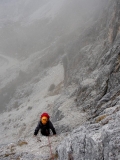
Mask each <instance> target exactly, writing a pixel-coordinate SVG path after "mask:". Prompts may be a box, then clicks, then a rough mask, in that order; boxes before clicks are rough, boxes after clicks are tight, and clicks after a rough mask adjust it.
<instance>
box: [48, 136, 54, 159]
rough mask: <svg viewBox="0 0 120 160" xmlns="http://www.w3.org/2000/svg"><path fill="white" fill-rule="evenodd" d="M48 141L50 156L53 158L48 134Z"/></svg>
mask: <svg viewBox="0 0 120 160" xmlns="http://www.w3.org/2000/svg"><path fill="white" fill-rule="evenodd" d="M48 143H49V147H50V153H51V158H52V159H53V160H54V157H53V154H52V149H51V144H50V139H49V136H48Z"/></svg>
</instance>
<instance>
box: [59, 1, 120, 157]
mask: <svg viewBox="0 0 120 160" xmlns="http://www.w3.org/2000/svg"><path fill="white" fill-rule="evenodd" d="M106 2H107V1H106ZM108 8H109V9H108ZM119 8H120V2H119V1H118V0H115V1H114V2H113V1H109V2H107V3H106V5H105V8H104V10H103V11H102V12H103V13H102V14H101V15H99V18H98V20H97V21H96V22H95V23H94V24H93V26H92V27H91V30H90V28H89V29H88V30H87V31H88V32H87V34H86V35H84V36H83V35H81V36H80V38H79V40H77V42H75V43H76V44H77V45H78V44H79V46H77V49H78V50H76V53H75V56H73V58H72V59H71V56H70V55H71V54H70V52H68V54H67V55H66V56H65V57H64V58H63V63H64V62H65V64H64V69H65V85H66V86H67V85H69V84H71V83H77V84H78V90H77V91H76V92H74V94H73V96H74V97H76V105H77V106H78V107H79V109H80V110H83V111H85V112H87V113H88V117H89V118H88V122H87V123H85V125H83V126H81V127H80V128H78V129H76V130H74V131H73V132H72V133H71V134H70V135H69V136H68V137H67V138H66V139H65V141H63V142H62V143H61V144H60V145H59V146H58V148H57V152H58V155H59V160H73V159H74V160H83V159H84V160H119V159H120V123H119V121H120V10H119ZM82 36H83V37H82ZM75 47H76V46H75ZM74 49H75V48H74V45H73V46H72V49H71V50H72V51H74ZM66 62H67V63H66Z"/></svg>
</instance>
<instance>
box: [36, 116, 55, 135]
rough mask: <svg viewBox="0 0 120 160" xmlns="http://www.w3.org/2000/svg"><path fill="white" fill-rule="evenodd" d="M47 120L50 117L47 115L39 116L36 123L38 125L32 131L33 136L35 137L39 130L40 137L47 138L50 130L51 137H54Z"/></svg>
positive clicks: (50, 124) (52, 128) (49, 122)
mask: <svg viewBox="0 0 120 160" xmlns="http://www.w3.org/2000/svg"><path fill="white" fill-rule="evenodd" d="M49 119H50V116H49V115H48V113H43V114H42V115H41V116H40V121H39V122H38V125H37V127H36V129H35V131H34V136H37V134H38V131H39V130H41V134H42V135H44V136H49V135H50V129H51V130H52V132H53V135H56V131H55V128H54V126H53V124H52V123H51V121H50V120H49Z"/></svg>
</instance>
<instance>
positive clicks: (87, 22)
mask: <svg viewBox="0 0 120 160" xmlns="http://www.w3.org/2000/svg"><path fill="white" fill-rule="evenodd" d="M108 1H109V0H75V1H73V0H34V1H33V0H17V1H16V0H0V102H1V108H0V110H3V109H4V108H5V106H6V107H7V105H8V104H9V102H10V101H11V99H14V97H15V95H16V93H17V92H18V91H17V89H18V88H19V86H21V90H22V87H23V86H22V85H24V84H25V83H26V84H27V83H28V81H31V80H32V79H33V78H35V77H37V76H38V77H40V76H41V75H42V74H43V73H42V72H43V71H44V69H46V68H47V67H48V68H49V67H50V66H51V65H53V64H54V63H57V62H58V61H59V60H58V57H61V56H63V55H64V54H66V52H69V55H74V54H75V53H76V52H79V49H80V41H78V40H79V39H81V38H80V37H81V35H82V34H84V33H85V32H86V30H87V28H89V27H91V26H92V25H93V23H95V21H96V20H97V19H98V18H99V16H100V14H101V13H102V11H103V9H104V10H105V8H106V4H107V2H108ZM76 42H77V43H76ZM73 48H74V49H73ZM27 87H28V86H27ZM27 87H26V88H27ZM23 90H24V89H23ZM21 92H22V91H21ZM25 92H26V91H25ZM14 100H15V99H14ZM10 105H11V106H12V105H13V102H12V103H10Z"/></svg>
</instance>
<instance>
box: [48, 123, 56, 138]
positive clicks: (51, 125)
mask: <svg viewBox="0 0 120 160" xmlns="http://www.w3.org/2000/svg"><path fill="white" fill-rule="evenodd" d="M49 127H50V129H51V130H52V132H53V134H54V135H55V134H56V131H55V128H54V126H53V124H52V122H51V121H49Z"/></svg>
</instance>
